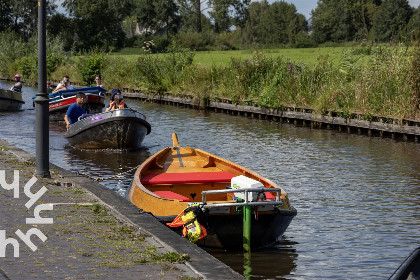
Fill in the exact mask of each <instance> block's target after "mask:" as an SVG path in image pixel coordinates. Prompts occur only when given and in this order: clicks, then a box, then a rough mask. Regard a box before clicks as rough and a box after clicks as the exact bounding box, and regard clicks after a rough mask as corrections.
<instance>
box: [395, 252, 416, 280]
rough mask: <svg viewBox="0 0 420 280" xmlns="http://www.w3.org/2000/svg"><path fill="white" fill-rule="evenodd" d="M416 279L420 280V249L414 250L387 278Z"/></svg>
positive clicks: (397, 279) (398, 279)
mask: <svg viewBox="0 0 420 280" xmlns="http://www.w3.org/2000/svg"><path fill="white" fill-rule="evenodd" d="M417 279H420V247H418V248H417V249H415V250H414V251H413V252H412V253H411V254H410V256H408V257H407V259H405V261H404V262H403V263H402V264H401V265H400V267H398V269H397V270H396V271H395V272H394V273H393V274H392V275H391V277H390V278H389V280H417Z"/></svg>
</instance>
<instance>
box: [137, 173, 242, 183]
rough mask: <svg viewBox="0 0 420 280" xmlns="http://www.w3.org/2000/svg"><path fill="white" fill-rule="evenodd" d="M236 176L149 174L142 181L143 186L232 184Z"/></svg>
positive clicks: (215, 174)
mask: <svg viewBox="0 0 420 280" xmlns="http://www.w3.org/2000/svg"><path fill="white" fill-rule="evenodd" d="M235 176H236V175H234V174H232V173H230V172H227V171H220V172H190V173H160V174H151V173H149V174H147V175H146V176H144V177H143V178H142V179H141V183H142V184H148V185H160V184H162V185H165V184H188V183H216V182H220V183H230V180H231V179H232V178H233V177H235Z"/></svg>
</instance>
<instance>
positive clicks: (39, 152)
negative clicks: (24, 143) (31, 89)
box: [35, 0, 51, 178]
mask: <svg viewBox="0 0 420 280" xmlns="http://www.w3.org/2000/svg"><path fill="white" fill-rule="evenodd" d="M46 12H47V9H46V0H38V92H37V94H36V98H35V110H36V121H35V125H36V171H35V175H36V176H41V177H48V178H50V177H51V174H50V166H49V164H50V157H49V156H50V155H49V144H50V139H49V127H48V125H49V116H48V103H49V99H48V93H47V43H46V42H47V40H46V38H47V35H46V18H47V17H46Z"/></svg>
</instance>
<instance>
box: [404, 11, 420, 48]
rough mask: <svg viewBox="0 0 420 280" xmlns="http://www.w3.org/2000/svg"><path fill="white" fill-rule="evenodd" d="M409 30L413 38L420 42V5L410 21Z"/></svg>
mask: <svg viewBox="0 0 420 280" xmlns="http://www.w3.org/2000/svg"><path fill="white" fill-rule="evenodd" d="M407 31H408V36H409V37H410V39H411V40H413V41H417V42H420V6H419V7H418V8H417V9H416V10H415V12H414V14H413V16H412V17H411V19H410V21H409V22H408V25H407Z"/></svg>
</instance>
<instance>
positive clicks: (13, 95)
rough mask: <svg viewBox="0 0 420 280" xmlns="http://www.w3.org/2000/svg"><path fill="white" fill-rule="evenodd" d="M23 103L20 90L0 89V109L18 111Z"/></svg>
mask: <svg viewBox="0 0 420 280" xmlns="http://www.w3.org/2000/svg"><path fill="white" fill-rule="evenodd" d="M23 104H25V102H24V101H23V99H22V93H21V92H17V91H12V90H9V89H4V88H3V89H0V111H20V110H21V109H22V105H23Z"/></svg>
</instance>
